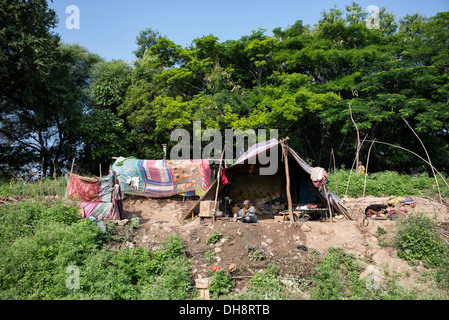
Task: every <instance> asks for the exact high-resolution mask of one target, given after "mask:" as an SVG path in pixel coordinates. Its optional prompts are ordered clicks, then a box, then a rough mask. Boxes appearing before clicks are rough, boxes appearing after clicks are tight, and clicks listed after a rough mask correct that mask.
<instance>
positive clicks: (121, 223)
mask: <svg viewBox="0 0 449 320" xmlns="http://www.w3.org/2000/svg"><path fill="white" fill-rule="evenodd" d="M128 221H129V219H123V220H119V221H118V222H117V224H118V225H119V226H124V225H125V224H127V223H128Z"/></svg>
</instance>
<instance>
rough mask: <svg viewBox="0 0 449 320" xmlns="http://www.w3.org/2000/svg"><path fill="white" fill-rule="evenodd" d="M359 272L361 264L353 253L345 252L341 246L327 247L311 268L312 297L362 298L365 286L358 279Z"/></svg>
mask: <svg viewBox="0 0 449 320" xmlns="http://www.w3.org/2000/svg"><path fill="white" fill-rule="evenodd" d="M361 272H362V266H361V264H360V263H359V262H358V261H357V260H356V258H355V256H354V255H352V254H347V253H345V252H344V251H343V249H342V248H332V247H331V248H329V249H328V251H327V253H326V255H325V257H324V259H323V261H321V262H320V263H319V264H318V265H317V266H316V267H315V268H314V270H313V276H312V280H313V282H314V284H315V287H314V288H313V289H312V295H313V299H315V300H340V299H345V298H349V297H355V298H359V299H360V298H362V299H363V298H364V297H365V292H364V291H365V289H366V288H365V287H364V283H363V281H361V280H359V277H360V274H361Z"/></svg>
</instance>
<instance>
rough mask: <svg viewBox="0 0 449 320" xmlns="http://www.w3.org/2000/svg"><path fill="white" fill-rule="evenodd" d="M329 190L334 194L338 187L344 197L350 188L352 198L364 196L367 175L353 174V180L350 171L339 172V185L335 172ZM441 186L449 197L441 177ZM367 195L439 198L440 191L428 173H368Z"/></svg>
mask: <svg viewBox="0 0 449 320" xmlns="http://www.w3.org/2000/svg"><path fill="white" fill-rule="evenodd" d="M328 174H329V180H330V182H329V188H330V189H331V190H333V191H334V192H335V191H336V190H337V188H336V186H337V187H338V195H340V196H343V195H344V194H345V192H346V188H347V187H348V191H347V194H348V195H349V196H351V197H360V196H362V195H363V187H364V185H365V175H363V174H356V173H355V171H353V172H352V175H351V179H350V181H349V186H348V180H349V176H350V171H349V170H343V169H340V170H337V173H336V177H337V184H336V183H335V175H334V172H333V170H332V171H330V172H329V173H328ZM437 179H438V183H439V185H440V191H441V196H443V197H449V188H446V186H445V183H444V181H443V180H442V179H441V177H439V176H437ZM365 195H373V196H378V197H382V196H391V195H395V196H423V195H425V196H438V189H437V186H436V183H435V178H434V177H429V176H428V175H427V174H426V173H421V174H418V175H414V176H411V175H407V174H400V173H397V172H393V171H384V172H376V173H368V175H367V178H366V190H365Z"/></svg>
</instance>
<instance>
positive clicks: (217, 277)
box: [209, 269, 235, 298]
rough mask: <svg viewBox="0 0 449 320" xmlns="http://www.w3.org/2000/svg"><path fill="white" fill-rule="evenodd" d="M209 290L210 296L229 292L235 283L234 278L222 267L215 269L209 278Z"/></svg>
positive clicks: (216, 296)
mask: <svg viewBox="0 0 449 320" xmlns="http://www.w3.org/2000/svg"><path fill="white" fill-rule="evenodd" d="M210 281H211V283H210V285H209V291H210V293H211V296H212V297H214V298H218V296H219V295H222V294H227V293H229V292H231V290H232V288H233V287H234V285H235V281H234V279H232V277H231V276H230V275H229V274H227V273H226V272H225V271H223V270H222V269H219V270H217V271H215V272H214V273H213V275H212V277H211V278H210Z"/></svg>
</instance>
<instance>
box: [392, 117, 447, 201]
mask: <svg viewBox="0 0 449 320" xmlns="http://www.w3.org/2000/svg"><path fill="white" fill-rule="evenodd" d="M401 118H402V120H404V122H405V124H406V125H407V126H408V127H409V128H410V130H412V132H413V133H414V134H415V136H416V137H417V138H418V140H419V142H421V145H422V147H423V149H424V151H425V152H426V155H427V159H428V160H429V164H430V168H431V169H432V173H433V177H434V178H435V183H436V184H437V189H438V194H439V195H440V203H441V204H443V201H442V199H441V192H440V185H439V184H438V179H437V176H436V174H435V170H434V169H433V165H432V161H430V156H429V153H428V152H427V149H426V147H425V146H424V143H423V142H422V140H421V139H420V138H419V136H418V134H417V133H416V132H415V130H413V128H412V127H411V126H410V124H409V123H408V122H407V120H405V119H404V118H403V117H401Z"/></svg>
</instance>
